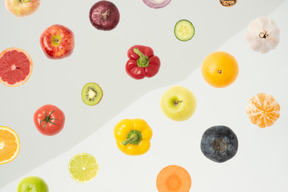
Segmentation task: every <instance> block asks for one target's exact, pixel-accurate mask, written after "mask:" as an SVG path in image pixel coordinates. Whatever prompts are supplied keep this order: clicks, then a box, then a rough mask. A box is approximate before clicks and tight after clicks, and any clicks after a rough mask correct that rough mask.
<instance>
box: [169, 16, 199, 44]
mask: <svg viewBox="0 0 288 192" xmlns="http://www.w3.org/2000/svg"><path fill="white" fill-rule="evenodd" d="M174 34H175V36H176V38H177V39H179V40H180V41H188V40H190V39H192V37H193V36H194V34H195V28H194V26H193V24H192V23H191V22H190V21H188V20H187V19H181V20H180V21H178V22H177V23H176V24H175V27H174Z"/></svg>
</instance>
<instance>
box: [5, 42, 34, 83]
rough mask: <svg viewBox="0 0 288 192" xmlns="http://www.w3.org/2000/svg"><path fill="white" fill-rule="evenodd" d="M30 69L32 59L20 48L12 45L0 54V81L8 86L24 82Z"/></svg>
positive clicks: (29, 73) (30, 71)
mask: <svg viewBox="0 0 288 192" xmlns="http://www.w3.org/2000/svg"><path fill="white" fill-rule="evenodd" d="M32 69H33V62H32V59H31V57H30V55H29V54H28V53H27V52H26V51H24V50H22V49H19V48H15V47H12V48H8V49H6V50H4V51H3V52H2V53H1V54H0V82H1V83H3V84H4V85H6V86H8V87H17V86H19V85H22V84H24V83H25V82H26V81H27V80H28V79H29V77H30V75H31V73H32Z"/></svg>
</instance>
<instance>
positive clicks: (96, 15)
mask: <svg viewBox="0 0 288 192" xmlns="http://www.w3.org/2000/svg"><path fill="white" fill-rule="evenodd" d="M89 19H90V22H91V24H92V25H93V26H94V27H95V28H96V29H98V30H104V31H109V30H112V29H114V28H115V27H116V26H117V25H118V23H119V20H120V13H119V10H118V8H117V7H116V5H115V4H114V3H112V2H110V1H105V0H102V1H98V2H97V3H95V4H94V5H93V6H92V7H91V9H90V13H89Z"/></svg>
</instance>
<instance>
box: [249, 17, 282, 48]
mask: <svg viewBox="0 0 288 192" xmlns="http://www.w3.org/2000/svg"><path fill="white" fill-rule="evenodd" d="M279 35H280V30H279V28H278V27H277V25H276V23H275V22H274V21H273V20H271V19H268V18H265V17H259V18H257V19H255V20H253V21H251V22H250V23H249V25H248V29H247V31H246V40H247V41H248V43H249V45H250V47H251V49H253V50H254V51H257V52H260V53H267V52H269V51H270V50H272V49H275V48H276V47H277V45H278V44H279Z"/></svg>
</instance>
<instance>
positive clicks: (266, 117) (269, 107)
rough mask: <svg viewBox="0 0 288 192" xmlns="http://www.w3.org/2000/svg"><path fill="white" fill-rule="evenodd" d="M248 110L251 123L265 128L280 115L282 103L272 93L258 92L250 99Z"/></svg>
mask: <svg viewBox="0 0 288 192" xmlns="http://www.w3.org/2000/svg"><path fill="white" fill-rule="evenodd" d="M246 112H247V114H248V116H249V120H250V121H251V123H253V124H255V125H257V126H258V127H260V128H265V127H269V126H271V125H273V124H274V123H275V121H276V120H277V119H278V118H279V117H280V105H279V103H278V102H277V101H276V99H275V98H274V97H273V96H272V95H268V94H266V93H258V94H257V95H256V96H253V97H252V98H251V99H250V100H249V103H248V106H247V109H246Z"/></svg>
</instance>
